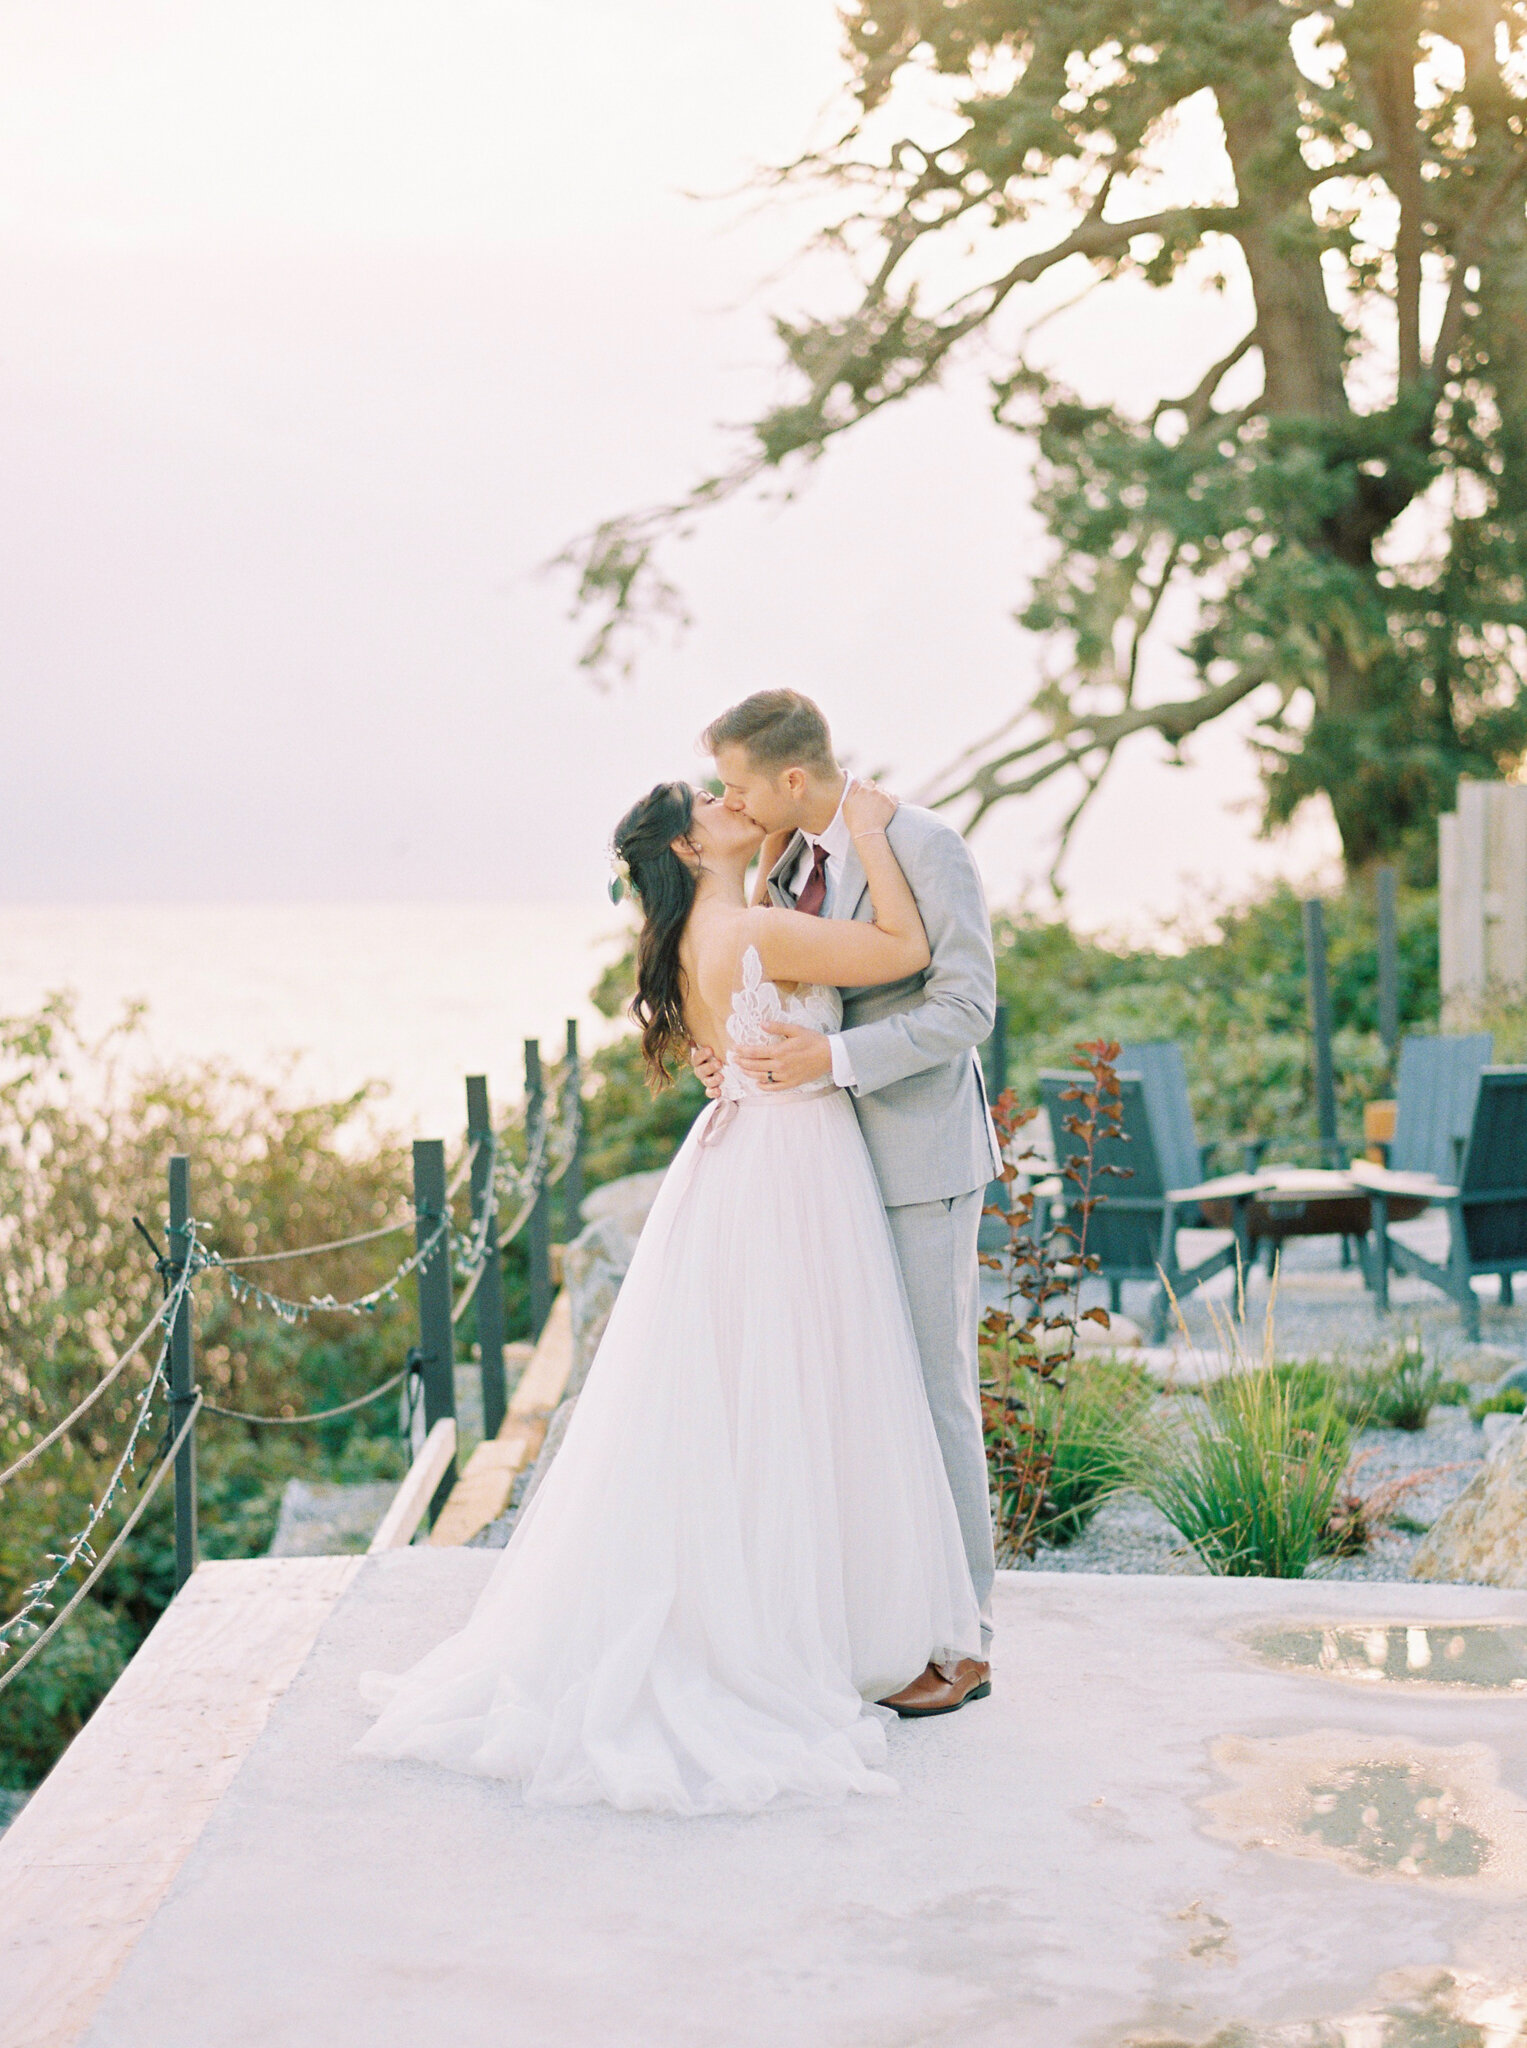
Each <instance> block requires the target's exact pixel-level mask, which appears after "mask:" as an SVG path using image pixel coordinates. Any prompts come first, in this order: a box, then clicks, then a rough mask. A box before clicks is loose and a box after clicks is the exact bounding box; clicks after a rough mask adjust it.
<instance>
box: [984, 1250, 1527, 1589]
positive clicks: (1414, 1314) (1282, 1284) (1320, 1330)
mask: <svg viewBox="0 0 1527 2048" xmlns="http://www.w3.org/2000/svg"><path fill="white" fill-rule="evenodd" d="M1402 1234H1404V1235H1405V1236H1407V1237H1409V1238H1410V1240H1411V1242H1412V1243H1413V1244H1414V1245H1415V1246H1416V1249H1417V1250H1419V1251H1422V1252H1424V1253H1425V1255H1426V1256H1427V1257H1428V1258H1432V1259H1441V1258H1443V1257H1445V1254H1446V1226H1445V1223H1444V1221H1443V1219H1442V1217H1441V1216H1440V1215H1439V1214H1436V1213H1433V1214H1429V1215H1427V1216H1424V1217H1420V1218H1418V1219H1417V1221H1416V1222H1415V1223H1413V1224H1410V1225H1406V1226H1403V1227H1402ZM1222 1241H1223V1240H1221V1239H1219V1238H1216V1237H1212V1236H1210V1235H1209V1234H1208V1233H1199V1232H1193V1231H1185V1232H1184V1233H1183V1235H1182V1238H1181V1239H1180V1240H1179V1255H1180V1256H1181V1258H1182V1259H1183V1261H1184V1263H1186V1264H1191V1263H1192V1262H1193V1260H1194V1259H1195V1258H1198V1257H1202V1256H1203V1255H1204V1253H1206V1252H1207V1251H1208V1250H1210V1249H1211V1248H1212V1247H1213V1245H1214V1244H1216V1243H1219V1242H1222ZM986 1286H987V1290H988V1292H990V1291H991V1282H989V1281H988V1282H987V1283H986ZM1152 1292H1153V1290H1152V1288H1151V1287H1150V1286H1149V1285H1147V1284H1146V1283H1144V1282H1140V1283H1134V1282H1130V1283H1126V1285H1125V1288H1124V1302H1123V1307H1124V1313H1125V1314H1126V1315H1127V1316H1129V1317H1130V1318H1131V1319H1132V1320H1133V1321H1135V1322H1136V1323H1138V1324H1139V1325H1140V1326H1141V1327H1142V1328H1143V1329H1148V1328H1149V1323H1150V1306H1151V1297H1152ZM1234 1293H1235V1281H1234V1276H1233V1275H1231V1274H1229V1273H1225V1274H1220V1275H1218V1276H1217V1277H1216V1278H1215V1279H1214V1280H1212V1281H1210V1282H1209V1283H1208V1285H1207V1286H1206V1287H1204V1288H1202V1289H1201V1290H1200V1291H1199V1292H1197V1293H1195V1294H1192V1295H1189V1296H1188V1297H1187V1299H1186V1300H1185V1301H1184V1302H1183V1304H1182V1313H1183V1320H1184V1321H1185V1322H1186V1324H1187V1328H1188V1335H1189V1338H1190V1340H1191V1342H1192V1343H1194V1344H1195V1345H1202V1346H1204V1347H1205V1348H1206V1349H1210V1350H1215V1349H1217V1348H1218V1344H1219V1337H1220V1334H1221V1332H1222V1330H1223V1327H1224V1323H1225V1319H1226V1317H1227V1316H1228V1315H1229V1314H1230V1312H1231V1311H1232V1308H1233V1304H1234ZM1521 1293H1523V1294H1527V1288H1524V1289H1522V1290H1521ZM1268 1296H1269V1283H1268V1278H1267V1275H1266V1274H1265V1273H1263V1272H1262V1271H1261V1270H1260V1269H1258V1270H1257V1271H1255V1272H1253V1273H1251V1274H1250V1275H1249V1276H1248V1277H1247V1282H1246V1324H1247V1337H1246V1341H1247V1343H1248V1348H1249V1349H1250V1350H1251V1351H1252V1352H1253V1353H1254V1354H1260V1352H1261V1348H1262V1333H1263V1325H1264V1321H1265V1318H1266V1314H1267V1304H1268ZM1083 1300H1084V1303H1086V1304H1088V1305H1090V1304H1091V1303H1092V1302H1093V1301H1094V1300H1096V1301H1100V1302H1103V1303H1105V1304H1106V1301H1107V1293H1106V1290H1105V1289H1104V1288H1103V1287H1102V1286H1101V1284H1100V1283H1096V1282H1089V1284H1088V1287H1087V1288H1086V1290H1085V1291H1084V1295H1083ZM1390 1301H1391V1310H1390V1314H1389V1315H1388V1317H1387V1318H1383V1317H1380V1316H1378V1315H1377V1314H1376V1313H1375V1311H1374V1308H1373V1301H1372V1297H1371V1295H1370V1294H1369V1293H1368V1291H1367V1289H1366V1288H1365V1287H1364V1285H1363V1279H1362V1274H1361V1273H1360V1271H1358V1270H1357V1269H1356V1268H1355V1267H1352V1266H1347V1267H1344V1266H1343V1265H1342V1263H1341V1243H1340V1240H1339V1239H1337V1238H1294V1239H1291V1240H1290V1241H1289V1242H1288V1243H1287V1244H1286V1245H1285V1247H1284V1254H1283V1257H1282V1259H1281V1261H1280V1265H1279V1273H1278V1283H1277V1295H1276V1299H1275V1302H1274V1318H1273V1320H1274V1328H1275V1332H1276V1343H1275V1349H1276V1352H1277V1355H1278V1356H1279V1357H1280V1358H1312V1357H1331V1356H1333V1355H1334V1356H1337V1357H1346V1358H1351V1359H1357V1358H1359V1357H1362V1356H1364V1355H1368V1356H1372V1355H1374V1354H1375V1353H1376V1352H1380V1351H1382V1350H1383V1349H1385V1348H1387V1347H1388V1346H1389V1345H1392V1344H1394V1343H1396V1342H1397V1341H1398V1340H1399V1339H1401V1338H1403V1337H1407V1336H1409V1335H1411V1334H1412V1333H1416V1334H1418V1335H1419V1336H1420V1338H1421V1340H1422V1342H1423V1344H1424V1345H1425V1347H1426V1352H1427V1356H1428V1357H1429V1358H1432V1359H1434V1360H1436V1362H1437V1363H1438V1364H1440V1365H1441V1366H1442V1368H1443V1370H1444V1371H1445V1372H1447V1373H1449V1374H1451V1375H1456V1376H1457V1377H1459V1378H1462V1379H1467V1380H1469V1381H1471V1382H1473V1383H1474V1384H1476V1385H1477V1386H1478V1387H1479V1388H1480V1389H1481V1391H1482V1390H1483V1389H1484V1388H1485V1387H1486V1386H1488V1385H1489V1384H1491V1383H1492V1382H1493V1381H1495V1380H1497V1379H1499V1378H1500V1376H1501V1374H1502V1373H1503V1372H1505V1371H1507V1370H1509V1369H1510V1368H1511V1367H1512V1366H1514V1365H1517V1364H1520V1363H1523V1362H1527V1302H1520V1303H1519V1305H1517V1306H1515V1307H1511V1308H1505V1307H1502V1306H1501V1305H1500V1303H1499V1301H1498V1300H1497V1291H1496V1283H1495V1282H1493V1281H1491V1282H1490V1283H1488V1286H1487V1288H1486V1289H1485V1290H1484V1291H1483V1292H1481V1295H1480V1339H1481V1341H1480V1343H1479V1344H1477V1345H1472V1344H1470V1342H1469V1340H1468V1338H1467V1337H1466V1335H1465V1333H1464V1331H1463V1328H1462V1326H1461V1324H1460V1321H1459V1316H1458V1311H1457V1309H1456V1308H1455V1307H1454V1306H1453V1304H1452V1302H1451V1301H1449V1300H1448V1299H1447V1297H1446V1296H1445V1295H1443V1294H1441V1293H1440V1292H1439V1291H1438V1290H1437V1289H1436V1288H1434V1287H1430V1286H1428V1285H1427V1283H1426V1282H1425V1281H1423V1280H1418V1279H1414V1278H1411V1277H1409V1276H1404V1275H1392V1276H1391V1281H1390ZM1177 1398H1178V1399H1181V1398H1182V1397H1181V1396H1178V1397H1177ZM1486 1448H1487V1440H1486V1432H1485V1431H1484V1430H1483V1429H1482V1428H1480V1427H1479V1425H1478V1424H1476V1423H1475V1422H1473V1421H1472V1420H1471V1419H1470V1416H1469V1413H1468V1410H1467V1409H1465V1408H1440V1407H1439V1408H1434V1409H1433V1410H1432V1414H1431V1419H1430V1421H1429V1423H1428V1425H1427V1427H1426V1428H1425V1429H1424V1430H1418V1431H1416V1432H1414V1433H1409V1432H1407V1431H1404V1430H1397V1429H1369V1430H1364V1431H1362V1432H1361V1433H1360V1434H1359V1435H1358V1436H1357V1437H1355V1438H1354V1439H1353V1445H1352V1454H1353V1457H1354V1458H1360V1459H1361V1460H1362V1464H1361V1469H1360V1473H1359V1475H1358V1482H1357V1483H1358V1488H1359V1491H1361V1492H1365V1493H1366V1492H1368V1491H1370V1490H1371V1489H1372V1488H1373V1487H1374V1486H1375V1485H1376V1484H1377V1483H1379V1482H1381V1481H1383V1480H1385V1479H1388V1478H1391V1477H1396V1476H1398V1475H1400V1474H1402V1473H1423V1472H1425V1473H1429V1474H1431V1475H1432V1476H1430V1477H1428V1478H1427V1479H1425V1480H1424V1481H1422V1482H1421V1483H1420V1484H1418V1485H1417V1486H1416V1487H1415V1489H1414V1490H1413V1491H1412V1492H1410V1493H1409V1494H1407V1496H1406V1498H1405V1499H1404V1501H1403V1502H1402V1503H1401V1504H1400V1509H1399V1512H1400V1513H1401V1514H1402V1515H1404V1516H1405V1517H1406V1518H1407V1519H1408V1520H1411V1521H1414V1522H1417V1523H1422V1524H1425V1525H1427V1526H1430V1524H1431V1523H1432V1522H1433V1521H1435V1520H1436V1518H1437V1516H1438V1515H1440V1514H1441V1512H1442V1510H1443V1509H1444V1508H1445V1507H1446V1506H1447V1505H1448V1504H1449V1502H1451V1501H1453V1500H1454V1499H1456V1498H1457V1496H1458V1495H1459V1494H1460V1493H1461V1492H1462V1491H1463V1489H1464V1487H1465V1486H1467V1485H1468V1483H1469V1481H1470V1479H1472V1478H1473V1476H1474V1474H1475V1473H1476V1472H1477V1471H1478V1469H1479V1466H1480V1464H1481V1463H1482V1461H1483V1459H1484V1456H1485V1451H1486ZM1438 1468H1448V1469H1445V1470H1444V1469H1438ZM1420 1543H1421V1536H1420V1534H1418V1533H1408V1532H1401V1531H1399V1530H1393V1531H1390V1532H1389V1533H1388V1534H1386V1535H1384V1536H1382V1537H1380V1538H1378V1539H1377V1540H1376V1541H1375V1542H1374V1543H1373V1544H1372V1546H1371V1547H1370V1549H1369V1550H1368V1551H1367V1552H1366V1554H1364V1555H1363V1556H1361V1557H1353V1558H1342V1559H1340V1560H1336V1561H1328V1562H1326V1563H1324V1564H1322V1565H1321V1566H1320V1568H1319V1571H1320V1576H1322V1577H1328V1578H1336V1579H1405V1578H1408V1577H1409V1576H1410V1562H1411V1559H1412V1558H1413V1557H1414V1556H1415V1553H1416V1551H1417V1549H1418V1548H1419V1546H1420ZM1001 1561H1002V1562H1003V1563H1004V1564H1009V1563H1018V1562H1019V1560H1017V1559H1010V1558H1003V1559H1002V1560H1001ZM1022 1568H1023V1569H1024V1570H1027V1571H1048V1572H1153V1573H1159V1572H1183V1573H1192V1574H1198V1573H1202V1572H1203V1571H1204V1570H1205V1567H1204V1565H1203V1564H1202V1563H1201V1562H1200V1560H1199V1559H1198V1558H1197V1557H1196V1556H1195V1555H1194V1554H1193V1552H1192V1551H1191V1550H1189V1549H1188V1548H1187V1546H1186V1545H1185V1544H1184V1543H1183V1541H1182V1538H1181V1537H1180V1536H1179V1535H1178V1534H1177V1532H1176V1530H1175V1529H1173V1528H1172V1526H1171V1524H1170V1523H1169V1522H1168V1521H1167V1520H1166V1518H1165V1517H1164V1516H1163V1515H1161V1514H1160V1513H1159V1512H1158V1511H1157V1510H1156V1509H1155V1508H1153V1507H1152V1506H1151V1505H1150V1503H1149V1502H1148V1501H1147V1500H1145V1499H1144V1498H1143V1497H1142V1496H1141V1495H1139V1494H1137V1493H1124V1494H1120V1495H1118V1496H1117V1497H1116V1498H1115V1499H1113V1500H1111V1501H1109V1502H1107V1503H1106V1504H1105V1505H1104V1506H1103V1507H1102V1508H1100V1509H1099V1510H1098V1513H1097V1514H1096V1516H1095V1517H1094V1518H1093V1520H1092V1522H1091V1523H1090V1524H1089V1526H1088V1528H1087V1530H1086V1532H1085V1533H1084V1534H1083V1535H1082V1536H1081V1537H1080V1538H1079V1540H1078V1541H1077V1542H1075V1543H1072V1544H1069V1545H1067V1546H1066V1547H1065V1548H1064V1549H1058V1550H1057V1549H1051V1548H1049V1547H1048V1546H1045V1545H1041V1547H1040V1549H1039V1551H1038V1554H1037V1555H1036V1556H1035V1558H1034V1559H1033V1560H1032V1562H1030V1563H1028V1564H1026V1565H1023V1566H1022Z"/></svg>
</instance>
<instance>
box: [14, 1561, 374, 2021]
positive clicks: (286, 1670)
mask: <svg viewBox="0 0 1527 2048" xmlns="http://www.w3.org/2000/svg"><path fill="white" fill-rule="evenodd" d="M359 1562H360V1560H359V1559H358V1558H354V1557H283V1558H251V1559H246V1560H241V1561H239V1562H220V1563H209V1564H203V1565H202V1566H201V1567H200V1568H199V1569H198V1570H197V1571H196V1572H195V1573H194V1574H193V1575H192V1577H191V1580H190V1582H189V1583H188V1585H187V1586H186V1587H185V1589H184V1591H182V1592H181V1593H180V1594H178V1595H177V1597H176V1598H175V1599H174V1600H173V1601H172V1602H171V1604H170V1606H169V1607H168V1609H167V1610H166V1611H165V1613H164V1614H163V1616H162V1617H161V1618H160V1620H159V1622H158V1624H157V1625H156V1627H155V1628H154V1630H153V1631H152V1633H151V1634H150V1635H149V1637H148V1639H147V1641H146V1642H145V1643H144V1645H143V1647H142V1648H141V1649H140V1650H139V1652H138V1654H137V1656H136V1657H134V1658H133V1660H132V1662H131V1663H130V1664H129V1665H128V1667H127V1669H126V1670H125V1671H124V1672H123V1674H122V1676H121V1677H120V1678H119V1679H118V1680H117V1682H116V1684H115V1685H114V1686H113V1687H112V1689H111V1691H110V1692H109V1693H108V1694H107V1695H106V1698H105V1699H104V1700H103V1701H102V1702H101V1705H100V1706H99V1707H98V1708H97V1710H96V1712H95V1713H94V1715H93V1716H92V1717H91V1719H90V1720H89V1721H88V1722H87V1723H86V1725H85V1727H84V1728H83V1729H82V1730H81V1732H80V1733H79V1735H77V1736H76V1737H75V1739H74V1741H73V1742H72V1743H71V1744H70V1746H69V1748H68V1749H67V1750H66V1751H65V1753H64V1755H63V1757H62V1758H61V1759H60V1761H59V1762H58V1763H57V1764H56V1765H55V1767H54V1769H53V1771H52V1773H51V1774H50V1775H49V1777H48V1778H47V1779H46V1780H45V1781H44V1783H43V1784H42V1786H41V1787H40V1788H39V1790H38V1791H37V1792H36V1793H35V1794H34V1795H33V1797H32V1799H31V1800H30V1801H29V1802H28V1804H27V1805H26V1807H25V1808H24V1809H23V1810H22V1812H21V1814H20V1815H19V1817H18V1818H17V1819H16V1820H15V1821H14V1822H13V1823H12V1825H11V1826H10V1827H9V1828H8V1829H7V1830H6V1832H5V1834H4V1835H3V1836H0V1979H3V1981H4V1985H5V1992H4V1997H3V2000H0V2048H72V2044H73V2043H74V2042H76V2041H77V2040H78V2039H79V2038H80V2036H81V2035H82V2034H83V2033H84V2031H85V2029H86V2028H87V2027H88V2026H89V2024H90V2021H91V2019H92V2017H93V2016H94V2014H95V2012H96V2009H97V2008H98V2006H99V2005H100V2003H101V2000H102V1999H103V1998H104V1997H105V1995H106V1992H107V1991H108V1990H109V1989H110V1987H111V1985H112V1983H113V1982H114V1980H115V1978H116V1976H117V1973H118V1972H119V1970H120V1969H121V1967H122V1965H123V1963H124V1962H125V1961H126V1959H127V1957H128V1955H129V1954H130V1952H131V1950H132V1947H133V1944H134V1943H135V1942H136V1941H137V1939H138V1936H139V1935H140V1934H141V1932H142V1931H143V1929H144V1927H145V1926H146V1925H147V1924H148V1922H149V1920H150V1918H151V1917H152V1916H153V1914H154V1912H155V1911H156V1910H157V1908H158V1906H159V1903H160V1901H161V1900H162V1899H163V1897H164V1895H165V1893H166V1891H167V1890H168V1889H169V1887H170V1884H171V1882H172V1881H173V1879H174V1877H175V1875H176V1873H177V1871H178V1870H179V1869H180V1867H181V1865H182V1864H183V1863H184V1861H185V1859H186V1857H187V1855H188V1854H189V1853H190V1851H191V1849H192V1847H193V1846H194V1844H195V1842H196V1839H197V1837H198V1836H199V1835H200V1833H201V1831H202V1828H203V1827H204V1825H205V1824H206V1821H207V1818H208V1816H209V1815H210V1814H211V1812H212V1809H213V1808H214V1807H215V1806H216V1805H217V1803H218V1801H219V1800H220V1799H221V1798H222V1796H223V1794H224V1793H225V1792H226V1791H227V1789H228V1786H229V1785H230V1783H231V1782H232V1780H233V1777H234V1774H235V1772H236V1771H237V1770H238V1768H239V1766H240V1764H241V1763H242V1762H243V1761H244V1758H245V1757H246V1756H247V1755H248V1754H249V1751H250V1749H251V1747H252V1746H253V1744H254V1741H255V1738H256V1737H257V1736H258V1735H259V1733H260V1730H261V1729H262V1728H263V1727H264V1726H265V1722H266V1720H267V1718H268V1716H269V1714H270V1710H271V1708H272V1706H274V1704H275V1702H276V1701H277V1700H278V1699H279V1698H280V1696H281V1694H282V1693H283V1692H284V1691H285V1690H286V1688H287V1686H288V1685H289V1684H290V1683H291V1681H292V1679H293V1678H294V1677H295V1676H296V1673H297V1671H298V1669H299V1668H300V1666H301V1665H302V1663H303V1660H304V1659H305V1658H306V1656H307V1654H308V1651H309V1650H310V1649H311V1648H312V1645H313V1640H314V1638H315V1637H316V1636H317V1634H318V1631H319V1629H320V1627H321V1626H322V1625H323V1622H324V1620H325V1618H326V1617H327V1615H328V1614H329V1612H330V1610H331V1609H332V1608H333V1606H334V1603H335V1602H336V1601H337V1600H338V1598H339V1596H340V1594H341V1593H342V1592H343V1590H344V1588H345V1586H346V1585H348V1583H349V1581H350V1578H351V1577H352V1575H353V1574H354V1572H355V1570H356V1568H357V1566H358V1565H359Z"/></svg>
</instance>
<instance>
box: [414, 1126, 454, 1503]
mask: <svg viewBox="0 0 1527 2048" xmlns="http://www.w3.org/2000/svg"><path fill="white" fill-rule="evenodd" d="M445 1210H446V1204H445V1146H444V1144H443V1142H442V1141H441V1140H440V1139H439V1138H416V1139H415V1140H414V1243H415V1245H416V1247H417V1248H418V1249H419V1250H420V1251H423V1250H424V1247H425V1246H426V1245H427V1244H429V1243H430V1240H431V1238H434V1243H433V1245H432V1246H431V1248H430V1251H429V1253H428V1255H427V1256H426V1257H425V1258H423V1259H421V1260H420V1262H419V1265H418V1268H417V1274H418V1282H419V1354H420V1360H421V1363H422V1367H423V1375H424V1427H425V1429H426V1431H428V1430H431V1429H433V1428H434V1426H435V1424H436V1423H437V1422H438V1421H439V1420H440V1419H441V1417H442V1416H444V1415H449V1416H450V1418H451V1420H452V1421H453V1422H454V1421H455V1419H456V1341H455V1335H454V1332H453V1330H452V1327H451V1240H450V1232H449V1231H448V1230H445V1231H441V1232H440V1235H439V1236H438V1237H435V1232H436V1231H437V1230H438V1229H439V1227H440V1221H441V1218H442V1217H443V1216H444V1215H445ZM455 1484H456V1460H455V1458H454V1457H453V1458H452V1459H451V1462H450V1465H449V1466H448V1467H447V1469H446V1474H445V1477H444V1478H443V1479H442V1480H441V1482H440V1484H439V1486H438V1487H436V1489H435V1497H434V1499H433V1500H432V1501H431V1502H430V1504H429V1513H430V1520H431V1521H433V1520H434V1518H435V1516H436V1515H437V1514H438V1513H439V1512H440V1510H441V1508H442V1507H443V1506H444V1505H445V1501H446V1498H447V1496H448V1495H449V1493H450V1491H451V1488H452V1487H453V1486H454V1485H455Z"/></svg>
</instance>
